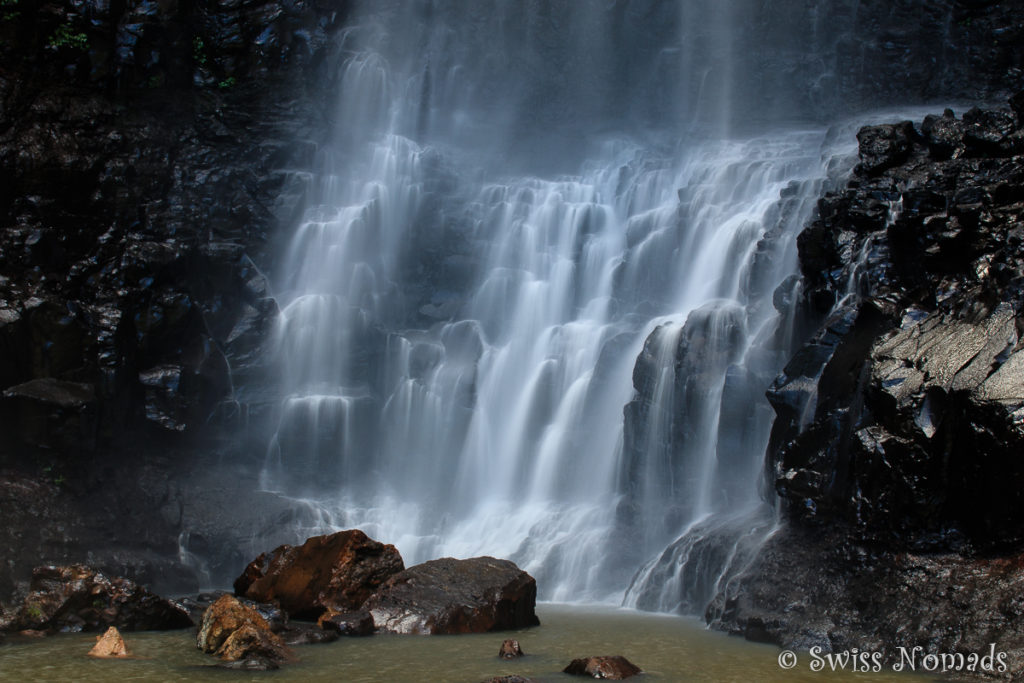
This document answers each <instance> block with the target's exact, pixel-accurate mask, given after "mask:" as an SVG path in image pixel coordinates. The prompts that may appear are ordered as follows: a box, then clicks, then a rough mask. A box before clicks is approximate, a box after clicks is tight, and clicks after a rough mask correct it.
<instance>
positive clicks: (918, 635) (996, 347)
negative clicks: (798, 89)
mask: <svg viewBox="0 0 1024 683" xmlns="http://www.w3.org/2000/svg"><path fill="white" fill-rule="evenodd" d="M1019 101H1020V97H1019V96H1018V97H1015V98H1014V100H1013V102H1014V103H1019ZM1015 106H1016V108H1015V109H1014V110H1013V111H1004V110H994V111H986V110H980V109H972V110H970V111H968V112H966V113H965V114H964V115H963V117H962V118H957V117H956V116H955V115H954V114H953V112H951V111H948V110H947V111H946V112H945V113H944V114H943V115H941V116H929V117H927V118H926V119H925V120H924V121H923V122H922V123H921V124H919V125H916V124H913V123H911V122H903V123H899V124H892V125H883V126H872V127H869V128H865V129H863V130H862V131H861V133H860V134H859V135H858V139H859V141H860V145H861V164H860V165H859V166H858V168H857V169H856V171H855V173H854V176H853V178H852V180H851V181H850V182H849V184H848V186H847V188H846V189H844V190H842V191H840V192H836V193H831V194H828V195H826V196H825V197H824V198H823V199H822V200H821V202H820V207H819V217H818V219H817V220H816V221H815V222H814V223H813V224H811V225H810V226H808V228H807V229H806V230H805V231H804V233H803V234H801V236H800V238H799V247H800V256H801V268H802V271H803V278H804V289H803V297H802V304H801V311H802V313H803V314H804V315H805V316H806V317H807V318H808V319H810V320H813V321H815V322H820V324H819V325H818V326H817V329H816V331H814V332H813V333H812V334H811V336H810V340H809V341H808V342H807V343H806V344H805V345H804V346H803V347H802V348H800V349H799V350H798V352H797V353H796V354H795V356H794V357H793V358H792V360H791V361H790V362H789V364H788V365H787V366H786V368H785V372H784V374H783V375H782V376H781V377H779V379H778V380H777V381H776V382H775V384H774V385H773V386H772V388H771V390H770V391H769V392H768V397H769V400H770V401H771V402H772V404H773V407H774V408H775V410H776V412H777V414H778V417H777V420H776V422H775V426H774V429H773V431H772V436H771V441H770V444H769V450H768V464H769V468H770V475H771V476H772V479H773V481H774V484H775V489H776V491H777V492H778V494H779V496H780V498H781V500H782V504H783V513H784V516H785V518H786V520H787V522H788V528H786V529H784V530H783V531H781V532H778V533H776V534H775V535H773V536H772V537H771V538H770V539H769V540H768V542H767V545H766V546H765V548H764V549H763V550H762V552H761V553H760V555H759V557H758V559H757V560H756V561H755V562H754V563H753V564H752V565H751V566H750V568H749V569H748V570H747V571H745V572H743V573H741V574H740V575H739V576H738V577H735V578H734V579H733V581H732V582H731V584H730V585H729V586H728V587H727V588H726V589H725V590H724V591H723V592H721V593H720V594H719V595H718V596H717V597H716V598H715V600H713V601H712V603H711V605H710V606H709V607H708V610H707V614H706V616H707V618H708V620H709V621H710V622H711V623H713V624H715V625H716V626H718V627H720V628H724V629H726V630H729V631H731V632H735V633H741V634H744V635H746V636H747V637H748V638H751V639H755V640H762V641H767V642H773V643H778V644H780V645H785V646H787V647H811V646H815V645H816V646H820V647H823V648H825V649H826V650H830V651H842V650H844V649H849V648H852V647H859V648H861V650H863V651H868V650H871V651H887V652H889V653H892V652H893V651H894V650H895V648H896V647H899V646H904V647H908V648H912V647H914V646H922V647H923V648H924V650H923V651H924V652H954V651H958V652H964V653H969V652H979V653H982V654H987V649H988V647H989V644H990V643H992V642H995V643H998V647H999V648H1000V649H1001V650H1004V651H1007V652H1009V653H1010V657H1009V659H1010V660H1011V661H1017V662H1019V661H1021V660H1020V656H1019V655H1018V654H1017V653H1018V652H1019V651H1020V648H1021V647H1022V646H1024V631H1022V630H1021V627H1020V624H1019V623H1018V622H1017V621H1016V619H1015V617H1014V614H1015V610H1016V608H1015V607H1014V605H1016V604H1017V602H1018V598H1017V595H1018V593H1019V583H1020V581H1021V580H1022V579H1024V572H1022V570H1021V568H1020V557H1019V553H1020V551H1021V549H1022V547H1024V513H1022V510H1024V507H1022V505H1021V503H1022V502H1024V501H1022V499H1021V496H1022V495H1024V494H1022V493H1021V491H1022V490H1024V464H1022V462H1021V460H1020V458H1019V454H1020V453H1021V452H1024V427H1022V415H1024V389H1022V387H1024V360H1022V359H1024V349H1022V344H1021V332H1022V331H1024V238H1022V230H1024V228H1022V225H1024V223H1022V218H1024V192H1022V189H1021V188H1024V145H1022V140H1024V128H1022V123H1024V121H1022V118H1021V112H1020V111H1019V105H1015ZM983 651H984V652H983ZM1019 668H1020V667H1019V665H1015V668H1014V671H1017V670H1018V669H1019Z"/></svg>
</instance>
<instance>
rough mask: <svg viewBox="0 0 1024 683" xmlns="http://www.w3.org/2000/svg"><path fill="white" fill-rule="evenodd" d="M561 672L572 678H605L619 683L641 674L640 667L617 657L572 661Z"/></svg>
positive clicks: (587, 658)
mask: <svg viewBox="0 0 1024 683" xmlns="http://www.w3.org/2000/svg"><path fill="white" fill-rule="evenodd" d="M562 671H563V672H564V673H567V674H571V675H573V676H588V677H590V678H605V679H608V680H611V681H621V680H624V679H626V678H632V677H633V676H636V675H637V674H640V673H643V672H642V671H641V670H640V667H638V666H636V665H635V664H633V663H632V662H630V661H629V660H628V659H626V658H625V657H621V656H619V655H615V656H612V657H584V658H582V659H574V660H572V662H570V663H569V666H567V667H565V668H564V669H563V670H562Z"/></svg>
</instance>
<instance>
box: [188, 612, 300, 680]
mask: <svg viewBox="0 0 1024 683" xmlns="http://www.w3.org/2000/svg"><path fill="white" fill-rule="evenodd" d="M196 647H198V648H199V649H200V650H202V651H203V652H207V653H210V654H214V655H216V656H218V657H220V658H221V659H223V660H225V661H229V662H237V661H243V660H253V661H254V662H263V663H270V664H273V665H274V666H271V667H269V668H276V664H279V663H281V662H284V661H287V660H289V659H291V652H290V651H289V650H288V647H287V646H286V645H285V644H284V642H283V641H282V640H281V638H280V637H279V636H278V635H277V634H275V633H273V632H272V631H271V630H270V624H268V623H267V620H266V619H264V618H263V617H262V616H260V613H259V612H257V611H256V610H254V609H253V608H251V607H249V606H247V605H244V604H242V602H241V601H239V599H238V598H236V597H235V596H233V595H222V596H220V597H219V598H218V599H217V600H216V601H215V602H214V603H213V604H212V605H210V606H209V607H207V608H206V611H205V612H204V613H203V620H202V622H201V623H200V624H199V634H198V635H197V636H196Z"/></svg>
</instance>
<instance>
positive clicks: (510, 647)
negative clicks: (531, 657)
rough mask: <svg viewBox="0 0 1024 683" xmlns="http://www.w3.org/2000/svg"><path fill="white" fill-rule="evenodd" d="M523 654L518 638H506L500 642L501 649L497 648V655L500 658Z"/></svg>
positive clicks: (515, 656)
mask: <svg viewBox="0 0 1024 683" xmlns="http://www.w3.org/2000/svg"><path fill="white" fill-rule="evenodd" d="M524 654H525V653H524V652H523V649H522V648H521V647H519V641H518V640H506V641H505V642H503V643H502V644H501V649H500V650H498V656H499V657H501V658H502V659H516V658H517V657H522V656H523V655H524Z"/></svg>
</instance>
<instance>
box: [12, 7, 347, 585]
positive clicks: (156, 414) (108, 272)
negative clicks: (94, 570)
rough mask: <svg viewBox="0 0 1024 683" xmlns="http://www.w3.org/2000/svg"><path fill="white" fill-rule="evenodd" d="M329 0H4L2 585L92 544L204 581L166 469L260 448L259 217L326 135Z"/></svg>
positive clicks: (81, 553)
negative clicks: (247, 393)
mask: <svg viewBox="0 0 1024 683" xmlns="http://www.w3.org/2000/svg"><path fill="white" fill-rule="evenodd" d="M343 9H344V3H330V2H301V1H299V2H217V3H214V2H210V3H205V2H202V3H192V2H170V3H124V2H114V3H106V2H72V1H68V2H50V3H29V2H26V1H24V0H21V1H14V2H5V3H4V4H3V7H2V8H0V177H2V178H3V182H2V183H0V273H2V276H0V340H2V341H0V344H2V347H0V348H2V351H3V353H2V361H0V384H2V391H3V395H2V398H0V424H2V428H3V430H4V433H5V438H4V439H3V442H2V443H0V500H2V501H3V502H2V505H0V509H2V511H3V512H2V516H3V518H4V519H3V520H0V521H2V524H0V527H2V528H0V546H2V547H3V548H4V555H5V557H7V558H8V561H7V562H6V563H5V569H4V571H3V572H0V595H3V594H6V593H7V592H8V591H10V590H11V588H12V583H11V581H12V578H24V577H25V576H27V574H26V571H27V570H28V569H29V568H30V567H31V566H32V565H35V564H39V563H40V562H43V561H67V560H84V559H87V558H93V561H95V562H98V563H99V564H100V565H102V566H107V567H109V568H111V569H115V570H117V571H119V572H120V573H122V574H126V575H129V576H133V577H139V578H142V579H145V580H148V581H153V580H157V581H163V582H165V583H166V582H177V583H178V584H179V585H181V586H194V585H195V582H196V581H197V578H196V577H195V576H194V575H190V571H189V570H188V569H185V568H183V567H182V566H180V564H179V562H178V554H179V538H180V536H181V534H182V531H183V522H182V516H183V514H184V513H183V508H184V506H185V502H184V500H183V497H184V494H183V493H182V491H181V486H180V485H178V484H177V483H176V482H175V479H176V478H177V477H180V476H184V475H186V474H188V473H189V472H190V471H192V470H194V469H195V468H197V467H198V468H201V467H203V464H202V463H204V462H210V461H215V460H216V459H218V458H220V457H223V456H224V455H225V454H226V453H227V454H230V455H231V457H232V458H233V459H235V460H241V461H245V460H247V459H251V458H255V457H259V455H261V453H260V448H261V447H260V446H255V445H254V444H253V443H251V442H247V441H246V439H245V436H244V435H245V434H246V433H247V431H248V430H247V427H246V425H247V424H248V423H249V421H250V420H255V421H258V415H257V416H255V417H254V416H252V415H250V412H251V411H250V406H256V405H257V404H258V402H253V401H249V400H247V399H246V398H245V397H244V396H242V395H240V394H239V392H238V390H237V387H239V386H241V385H245V386H254V385H258V378H259V376H260V372H261V369H260V367H259V359H260V348H261V345H262V344H263V342H264V339H265V338H266V334H267V330H268V327H269V321H270V320H271V319H272V317H273V315H274V314H275V311H276V305H275V304H274V302H273V300H272V299H271V298H269V292H268V291H267V283H266V280H265V278H264V277H263V275H262V271H263V269H265V268H267V267H268V265H269V264H268V262H269V259H268V249H267V245H268V239H269V236H270V234H271V232H272V230H273V229H274V228H275V227H276V226H277V224H278V222H279V221H280V220H281V219H282V218H285V219H286V220H287V219H289V211H290V210H291V209H292V208H293V204H292V200H295V199H296V197H297V195H298V194H300V193H301V191H302V188H301V185H299V184H297V183H296V181H295V179H294V178H293V177H291V176H289V175H287V174H285V173H282V172H280V171H281V170H282V169H285V168H289V167H292V168H301V167H304V166H308V165H309V164H310V163H311V162H310V157H311V155H312V154H313V152H314V150H315V144H314V142H313V141H315V140H317V139H320V138H322V137H324V133H323V130H324V129H325V128H326V127H327V125H328V123H329V120H328V117H327V115H326V113H325V112H326V111H327V110H328V108H327V106H326V104H325V95H324V92H325V91H324V90H322V89H321V86H322V84H324V83H330V82H331V79H332V77H333V76H332V73H331V64H332V62H333V61H336V60H332V59H331V56H330V53H331V51H332V49H333V43H332V41H331V36H332V33H333V31H334V30H335V28H336V27H337V26H339V25H340V24H341V22H342V21H343V20H344V12H343ZM314 84H316V87H314ZM252 410H253V411H255V410H258V407H253V408H252ZM176 577H180V580H177V578H176Z"/></svg>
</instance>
